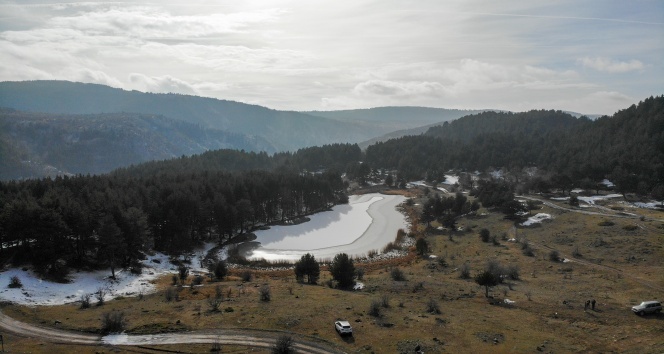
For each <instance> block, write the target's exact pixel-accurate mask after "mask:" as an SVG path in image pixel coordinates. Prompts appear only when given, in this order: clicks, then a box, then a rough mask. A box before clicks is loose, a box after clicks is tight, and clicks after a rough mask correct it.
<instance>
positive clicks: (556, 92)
mask: <svg viewBox="0 0 664 354" xmlns="http://www.w3.org/2000/svg"><path fill="white" fill-rule="evenodd" d="M663 66H664V1H662V0H652V1H640V0H630V1H624V0H616V1H609V0H607V1H604V0H569V1H568V0H556V1H536V0H531V1H524V0H516V1H505V0H500V1H495V0H474V1H468V0H445V1H442V0H432V1H427V0H417V1H398V0H393V1H392V0H375V1H374V0H334V1H321V0H307V1H288V0H275V1H251V0H235V1H199V0H188V1H182V2H180V1H161V0H155V1H153V2H145V1H126V2H97V1H85V2H66V3H56V2H49V1H4V0H0V81H7V80H36V79H40V80H48V79H58V80H70V81H82V82H93V83H100V84H106V85H110V86H114V87H120V88H124V89H135V90H140V91H150V92H178V93H186V94H196V95H201V96H210V97H217V98H222V99H229V100H235V101H240V102H247V103H255V104H259V105H263V106H267V107H270V108H274V109H287V110H333V109H350V108H368V107H376V106H388V105H389V106H404V105H409V106H429V107H443V108H495V109H507V110H514V111H523V110H528V109H562V110H571V111H576V112H581V113H589V114H592V113H600V114H612V113H614V112H615V111H616V110H619V109H623V108H627V107H629V106H630V105H631V104H633V103H638V102H639V101H640V100H643V99H644V98H646V97H649V96H654V95H662V94H664V68H663Z"/></svg>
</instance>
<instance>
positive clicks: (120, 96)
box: [0, 81, 389, 151]
mask: <svg viewBox="0 0 664 354" xmlns="http://www.w3.org/2000/svg"><path fill="white" fill-rule="evenodd" d="M0 107H9V108H14V109H18V110H22V111H30V112H45V113H57V114H99V113H118V112H131V113H141V114H151V115H163V116H165V117H168V118H172V119H176V120H180V121H184V122H188V123H192V124H196V125H199V126H201V127H203V128H211V129H216V130H223V131H229V132H233V133H240V134H245V135H250V136H259V137H263V138H264V139H265V140H266V141H268V142H269V144H271V145H272V146H274V147H275V148H276V149H277V150H279V151H295V150H297V149H299V148H302V147H308V146H316V145H323V144H333V143H346V142H351V143H354V142H360V141H364V140H367V139H370V138H373V137H375V136H378V135H382V134H384V133H387V132H389V130H384V128H381V126H380V124H374V125H370V126H366V125H362V124H356V123H355V122H344V121H338V120H333V119H328V118H322V117H318V116H312V115H308V114H304V113H299V112H290V111H277V110H273V109H269V108H266V107H261V106H257V105H250V104H245V103H240V102H233V101H226V100H219V99H214V98H206V97H198V96H189V95H180V94H155V93H144V92H138V91H126V90H122V89H116V88H112V87H108V86H103V85H97V84H84V83H75V82H67V81H23V82H0ZM234 148H240V147H239V146H238V147H234Z"/></svg>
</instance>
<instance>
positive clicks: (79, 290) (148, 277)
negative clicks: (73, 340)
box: [0, 243, 214, 306]
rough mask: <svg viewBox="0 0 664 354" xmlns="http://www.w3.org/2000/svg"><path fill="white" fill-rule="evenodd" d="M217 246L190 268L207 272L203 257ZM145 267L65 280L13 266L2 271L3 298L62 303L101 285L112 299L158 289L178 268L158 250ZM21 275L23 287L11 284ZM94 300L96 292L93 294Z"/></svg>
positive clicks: (0, 288)
mask: <svg viewBox="0 0 664 354" xmlns="http://www.w3.org/2000/svg"><path fill="white" fill-rule="evenodd" d="M212 247H214V243H208V244H206V245H205V246H204V247H203V248H201V249H198V250H196V251H195V253H194V255H193V256H192V257H191V258H190V259H191V265H190V267H191V268H190V272H191V273H192V274H196V273H202V272H205V271H206V270H205V269H202V267H201V266H200V264H201V262H200V257H201V256H203V257H204V256H205V254H207V251H209V250H210V249H211V248H212ZM143 265H144V266H143V271H142V273H141V274H140V275H136V274H132V273H131V272H129V271H126V270H117V271H116V272H115V277H116V279H115V280H113V279H110V275H111V270H110V269H105V270H98V271H94V272H72V273H71V274H70V276H69V279H70V280H71V281H70V282H69V283H65V284H61V283H55V282H51V281H48V280H43V279H41V278H40V277H39V275H38V274H36V273H34V272H33V271H32V270H29V269H27V270H23V269H19V268H11V269H7V270H5V271H2V272H0V301H10V302H13V303H17V304H21V305H31V306H36V305H50V306H52V305H62V304H67V303H72V302H76V301H79V300H80V299H81V296H82V295H84V294H94V293H96V292H97V291H98V290H99V289H100V288H101V289H104V290H105V291H106V296H105V297H104V300H111V299H113V298H116V297H118V296H136V295H138V294H140V293H143V294H147V293H151V292H154V291H155V290H156V289H155V286H154V284H152V281H153V280H155V279H157V278H158V277H160V276H162V275H164V274H172V273H176V272H177V267H176V266H175V265H173V264H172V263H171V262H170V261H169V260H168V256H166V255H164V254H161V253H157V254H155V255H153V256H148V257H147V259H146V260H144V261H143ZM13 276H17V277H18V278H19V279H20V280H21V283H22V284H23V286H22V287H21V288H14V289H12V288H9V287H7V285H8V284H9V280H10V279H11V278H12V277H13ZM93 301H94V296H93Z"/></svg>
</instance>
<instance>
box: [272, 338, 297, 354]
mask: <svg viewBox="0 0 664 354" xmlns="http://www.w3.org/2000/svg"><path fill="white" fill-rule="evenodd" d="M293 344H294V342H293V338H292V337H291V336H288V335H283V336H281V337H279V338H277V341H276V343H274V347H272V354H292V353H295V349H294V348H293Z"/></svg>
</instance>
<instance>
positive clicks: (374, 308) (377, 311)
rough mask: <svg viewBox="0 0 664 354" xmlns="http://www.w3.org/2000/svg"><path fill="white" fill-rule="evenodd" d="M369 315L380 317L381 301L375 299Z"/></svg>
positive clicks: (370, 306)
mask: <svg viewBox="0 0 664 354" xmlns="http://www.w3.org/2000/svg"><path fill="white" fill-rule="evenodd" d="M368 313H369V316H373V317H380V301H378V300H373V301H371V305H369V311H368Z"/></svg>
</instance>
